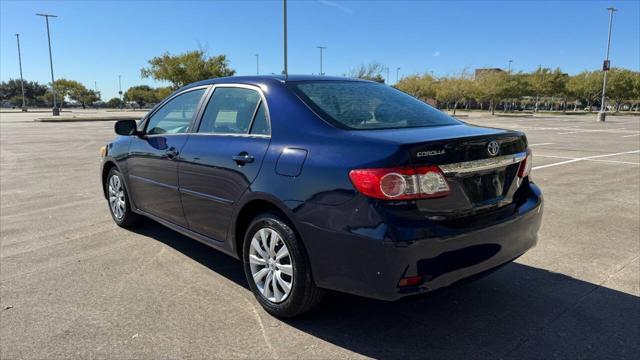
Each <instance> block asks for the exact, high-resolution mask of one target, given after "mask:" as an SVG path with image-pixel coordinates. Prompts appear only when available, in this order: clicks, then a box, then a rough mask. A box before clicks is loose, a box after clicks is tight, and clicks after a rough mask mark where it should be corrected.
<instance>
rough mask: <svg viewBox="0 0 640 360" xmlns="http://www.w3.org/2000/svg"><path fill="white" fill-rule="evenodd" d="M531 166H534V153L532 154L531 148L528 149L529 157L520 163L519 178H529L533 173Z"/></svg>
mask: <svg viewBox="0 0 640 360" xmlns="http://www.w3.org/2000/svg"><path fill="white" fill-rule="evenodd" d="M531 166H533V153H532V152H531V148H527V157H526V158H524V160H522V162H521V163H520V168H519V169H518V177H519V178H521V179H524V178H525V177H527V176H529V174H530V173H531Z"/></svg>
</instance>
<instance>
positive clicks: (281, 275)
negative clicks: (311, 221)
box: [249, 228, 293, 303]
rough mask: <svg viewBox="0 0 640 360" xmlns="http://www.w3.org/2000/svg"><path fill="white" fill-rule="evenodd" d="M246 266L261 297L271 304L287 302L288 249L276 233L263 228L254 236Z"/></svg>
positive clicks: (290, 280)
mask: <svg viewBox="0 0 640 360" xmlns="http://www.w3.org/2000/svg"><path fill="white" fill-rule="evenodd" d="M249 265H250V267H251V275H252V276H253V282H254V283H255V284H256V287H258V290H259V291H260V293H261V294H262V296H264V297H265V298H266V299H267V300H269V301H271V302H273V303H280V302H283V301H285V300H286V299H287V297H288V296H289V293H291V286H292V284H293V266H292V263H291V256H290V255H289V249H288V248H287V245H286V244H285V243H284V241H283V240H282V238H281V237H280V235H278V233H277V232H276V231H275V230H273V229H269V228H262V229H260V230H258V231H257V232H256V233H255V234H254V235H253V238H252V239H251V247H250V249H249Z"/></svg>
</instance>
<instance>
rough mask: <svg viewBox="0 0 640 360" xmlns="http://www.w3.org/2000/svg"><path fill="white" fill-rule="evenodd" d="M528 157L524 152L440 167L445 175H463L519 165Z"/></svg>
mask: <svg viewBox="0 0 640 360" xmlns="http://www.w3.org/2000/svg"><path fill="white" fill-rule="evenodd" d="M526 157H527V152H526V151H523V152H520V153H515V154H511V155H503V156H496V157H493V158H487V159H480V160H473V161H464V162H459V163H453V164H446V165H438V166H439V167H440V169H441V170H442V172H443V173H444V174H445V175H453V176H455V175H459V174H461V175H463V174H467V173H472V172H477V171H483V170H490V169H495V168H501V167H506V166H509V165H512V164H515V163H519V162H520V161H522V160H524V159H525V158H526Z"/></svg>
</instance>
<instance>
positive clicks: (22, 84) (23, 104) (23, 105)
mask: <svg viewBox="0 0 640 360" xmlns="http://www.w3.org/2000/svg"><path fill="white" fill-rule="evenodd" d="M16 40H17V41H18V64H19V65H20V87H22V112H27V106H26V105H25V99H24V79H23V78H22V55H20V34H16Z"/></svg>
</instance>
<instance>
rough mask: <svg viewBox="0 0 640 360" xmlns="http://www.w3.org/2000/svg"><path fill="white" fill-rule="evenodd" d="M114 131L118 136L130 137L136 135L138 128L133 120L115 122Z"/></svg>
mask: <svg viewBox="0 0 640 360" xmlns="http://www.w3.org/2000/svg"><path fill="white" fill-rule="evenodd" d="M114 129H115V131H116V134H118V135H124V136H131V135H137V133H138V126H137V124H136V122H135V120H119V121H116V124H115V126H114Z"/></svg>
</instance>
